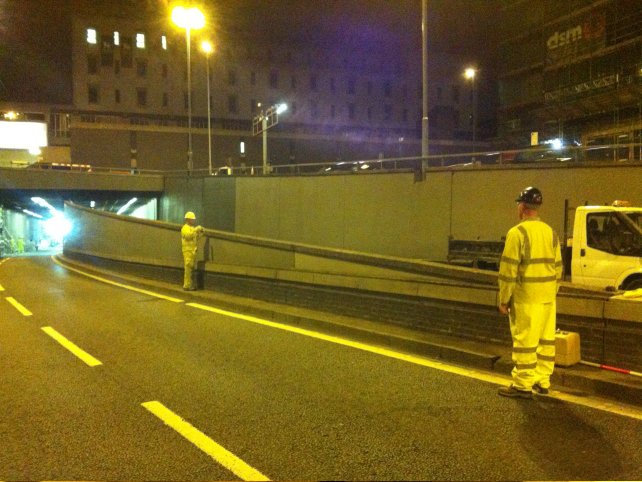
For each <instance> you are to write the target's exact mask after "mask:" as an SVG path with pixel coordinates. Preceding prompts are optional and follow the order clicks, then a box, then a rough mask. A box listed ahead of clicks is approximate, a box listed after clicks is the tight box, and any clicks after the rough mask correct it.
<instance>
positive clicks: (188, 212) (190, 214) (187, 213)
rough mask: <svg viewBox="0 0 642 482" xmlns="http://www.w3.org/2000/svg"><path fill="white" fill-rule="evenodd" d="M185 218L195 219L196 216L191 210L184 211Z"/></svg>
mask: <svg viewBox="0 0 642 482" xmlns="http://www.w3.org/2000/svg"><path fill="white" fill-rule="evenodd" d="M185 219H196V216H195V215H194V213H193V212H192V211H187V212H186V213H185Z"/></svg>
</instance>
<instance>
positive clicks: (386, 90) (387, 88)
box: [383, 82, 392, 97]
mask: <svg viewBox="0 0 642 482" xmlns="http://www.w3.org/2000/svg"><path fill="white" fill-rule="evenodd" d="M383 95H384V96H385V97H391V96H392V85H391V84H390V82H384V84H383Z"/></svg>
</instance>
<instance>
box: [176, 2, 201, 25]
mask: <svg viewBox="0 0 642 482" xmlns="http://www.w3.org/2000/svg"><path fill="white" fill-rule="evenodd" d="M172 22H174V23H175V24H176V25H178V26H179V27H180V28H184V29H191V30H198V29H200V28H203V27H204V26H205V15H203V12H201V11H200V10H199V9H198V8H196V7H191V8H185V7H175V8H174V9H173V10H172Z"/></svg>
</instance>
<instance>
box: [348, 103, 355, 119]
mask: <svg viewBox="0 0 642 482" xmlns="http://www.w3.org/2000/svg"><path fill="white" fill-rule="evenodd" d="M355 112H356V107H355V105H354V104H353V103H352V102H350V103H349V104H348V118H349V119H350V120H354V119H355V117H356V115H355Z"/></svg>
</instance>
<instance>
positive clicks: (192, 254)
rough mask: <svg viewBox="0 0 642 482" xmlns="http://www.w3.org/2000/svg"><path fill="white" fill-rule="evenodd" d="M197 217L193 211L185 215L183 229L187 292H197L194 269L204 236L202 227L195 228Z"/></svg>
mask: <svg viewBox="0 0 642 482" xmlns="http://www.w3.org/2000/svg"><path fill="white" fill-rule="evenodd" d="M195 224H196V216H195V215H194V213H193V212H192V211H188V212H186V213H185V224H184V225H183V227H182V228H181V247H182V249H183V262H184V266H185V274H184V277H183V289H184V290H186V291H194V290H196V286H195V284H196V283H194V276H193V275H194V267H195V265H196V251H197V250H198V240H199V238H200V237H201V236H202V234H203V227H202V226H194V225H195Z"/></svg>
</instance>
